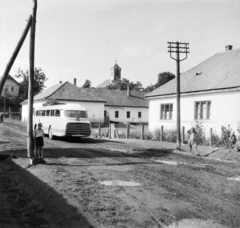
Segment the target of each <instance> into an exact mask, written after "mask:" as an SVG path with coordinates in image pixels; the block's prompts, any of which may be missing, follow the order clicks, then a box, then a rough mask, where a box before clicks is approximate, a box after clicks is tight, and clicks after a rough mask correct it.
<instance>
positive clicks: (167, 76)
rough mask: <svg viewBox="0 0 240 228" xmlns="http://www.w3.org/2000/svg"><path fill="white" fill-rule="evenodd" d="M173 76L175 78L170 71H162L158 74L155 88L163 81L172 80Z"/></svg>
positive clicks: (162, 83)
mask: <svg viewBox="0 0 240 228" xmlns="http://www.w3.org/2000/svg"><path fill="white" fill-rule="evenodd" d="M173 78H175V75H174V74H173V73H171V72H162V73H159V74H158V81H157V83H156V85H155V86H156V88H158V87H159V86H162V85H164V84H165V83H167V82H169V81H170V80H172V79H173Z"/></svg>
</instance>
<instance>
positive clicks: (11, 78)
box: [7, 74, 20, 86]
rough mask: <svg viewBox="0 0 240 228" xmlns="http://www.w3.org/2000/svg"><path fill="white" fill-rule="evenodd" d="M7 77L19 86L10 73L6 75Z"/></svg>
mask: <svg viewBox="0 0 240 228" xmlns="http://www.w3.org/2000/svg"><path fill="white" fill-rule="evenodd" d="M7 79H9V80H12V81H14V82H16V83H17V84H18V85H19V86H20V83H19V82H18V81H16V80H15V79H14V78H13V77H12V76H11V75H10V74H9V75H8V76H7Z"/></svg>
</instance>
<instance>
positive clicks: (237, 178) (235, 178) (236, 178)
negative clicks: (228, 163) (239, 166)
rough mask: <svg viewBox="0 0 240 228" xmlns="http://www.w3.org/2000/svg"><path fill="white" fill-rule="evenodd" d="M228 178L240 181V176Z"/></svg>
mask: <svg viewBox="0 0 240 228" xmlns="http://www.w3.org/2000/svg"><path fill="white" fill-rule="evenodd" d="M227 179H228V180H235V181H240V177H229V178H227Z"/></svg>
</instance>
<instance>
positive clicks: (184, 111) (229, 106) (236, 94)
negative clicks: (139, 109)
mask: <svg viewBox="0 0 240 228" xmlns="http://www.w3.org/2000/svg"><path fill="white" fill-rule="evenodd" d="M207 100H209V101H211V119H210V120H200V122H202V123H203V125H204V126H205V128H206V132H208V129H209V128H213V130H214V131H215V132H216V133H218V134H220V133H221V126H225V127H227V126H228V125H229V124H230V127H231V128H232V129H233V130H234V131H235V133H236V134H238V133H237V124H238V122H240V90H238V91H227V92H214V93H205V94H198V95H196V94H195V95H187V96H186V95H182V96H181V127H182V126H185V129H186V130H187V129H189V128H190V127H191V126H192V125H191V124H192V123H194V105H195V101H207ZM163 103H172V104H173V119H172V120H160V104H163ZM161 125H163V126H164V127H165V128H168V129H169V128H172V129H176V97H168V98H161V99H160V98H158V99H150V102H149V130H151V131H154V130H155V129H157V128H160V127H161Z"/></svg>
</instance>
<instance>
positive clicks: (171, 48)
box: [168, 42, 189, 150]
mask: <svg viewBox="0 0 240 228" xmlns="http://www.w3.org/2000/svg"><path fill="white" fill-rule="evenodd" d="M168 52H170V57H171V58H172V59H174V60H176V63H177V74H176V80H177V83H176V84H177V148H178V149H179V150H181V149H182V148H181V124H180V123H181V116H180V62H181V61H183V60H185V59H186V58H187V54H188V53H189V43H181V42H168ZM172 53H176V58H173V57H172ZM180 53H184V54H185V55H186V56H185V58H183V59H180Z"/></svg>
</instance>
